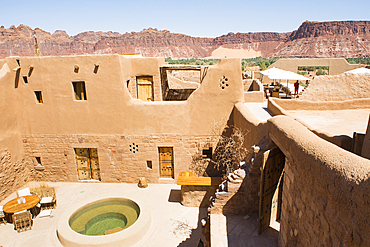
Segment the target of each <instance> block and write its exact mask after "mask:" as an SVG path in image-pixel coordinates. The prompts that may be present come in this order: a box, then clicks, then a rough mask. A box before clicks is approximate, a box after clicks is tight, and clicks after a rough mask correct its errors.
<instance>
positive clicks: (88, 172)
mask: <svg viewBox="0 0 370 247" xmlns="http://www.w3.org/2000/svg"><path fill="white" fill-rule="evenodd" d="M75 153H76V163H77V172H78V179H79V180H91V179H94V180H100V169H99V159H98V150H97V149H96V148H75Z"/></svg>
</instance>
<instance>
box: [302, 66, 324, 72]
mask: <svg viewBox="0 0 370 247" xmlns="http://www.w3.org/2000/svg"><path fill="white" fill-rule="evenodd" d="M318 69H322V70H326V71H329V66H298V71H316V70H318Z"/></svg>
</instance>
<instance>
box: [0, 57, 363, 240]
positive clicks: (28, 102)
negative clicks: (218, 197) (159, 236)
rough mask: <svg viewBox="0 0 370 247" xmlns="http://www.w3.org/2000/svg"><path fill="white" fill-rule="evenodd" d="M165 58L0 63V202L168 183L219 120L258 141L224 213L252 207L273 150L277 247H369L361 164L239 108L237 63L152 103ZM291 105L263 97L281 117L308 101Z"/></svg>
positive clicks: (328, 144)
mask: <svg viewBox="0 0 370 247" xmlns="http://www.w3.org/2000/svg"><path fill="white" fill-rule="evenodd" d="M164 65H165V63H164V61H163V59H160V58H127V57H123V56H120V55H92V56H69V57H9V58H6V59H4V60H0V99H1V100H0V110H1V112H2V117H1V118H0V126H1V127H0V169H1V170H0V199H3V198H5V197H6V196H7V195H9V194H11V193H12V192H14V191H16V190H17V189H19V188H20V187H22V186H24V185H25V184H26V183H27V182H29V181H64V182H70V181H74V182H76V181H95V182H98V181H102V182H130V183H137V182H138V180H139V178H140V177H145V178H146V179H147V180H148V182H149V183H176V180H177V176H178V174H179V172H182V171H189V167H190V164H191V162H192V158H193V156H194V155H197V154H199V153H200V152H201V151H202V148H203V147H205V146H212V147H215V146H216V145H217V143H216V142H217V137H218V136H219V135H220V134H221V132H222V131H223V129H222V128H216V127H217V126H222V127H223V126H225V125H226V123H228V124H232V125H234V126H236V127H238V128H240V129H241V130H242V131H245V132H248V133H247V135H246V139H245V142H244V145H245V147H246V148H247V149H251V146H252V145H257V146H259V147H260V151H255V152H254V154H253V155H254V156H252V157H253V158H254V161H252V163H253V164H252V167H251V169H250V171H249V173H248V175H247V176H246V178H245V179H244V181H243V184H242V186H243V187H242V188H241V189H240V191H239V192H238V193H239V194H238V195H239V196H235V197H234V198H237V200H234V201H232V202H230V203H229V206H230V207H231V208H229V209H228V210H227V211H228V213H232V212H235V213H240V214H243V215H245V214H249V213H256V212H258V210H259V205H258V204H259V198H260V197H259V192H260V190H259V188H260V183H261V172H260V167H261V166H262V157H263V155H262V154H263V152H264V151H266V150H267V149H269V148H271V147H277V148H278V149H279V150H280V151H281V152H282V153H283V154H284V157H285V163H284V183H283V190H282V204H281V220H280V222H281V225H280V226H281V228H280V229H281V230H280V235H279V245H280V246H319V245H321V244H324V245H325V246H369V245H370V237H369V235H368V231H369V224H368V219H369V217H370V209H369V207H368V204H369V202H368V191H369V190H370V188H369V186H370V185H369V182H368V181H369V174H370V169H369V167H370V161H369V160H368V159H365V158H362V157H360V156H357V155H355V154H353V153H351V152H348V151H346V150H345V149H344V147H343V145H342V143H341V142H338V143H336V140H333V139H331V138H330V137H325V136H320V134H319V133H313V132H314V131H312V130H310V129H309V128H307V127H306V126H304V125H302V124H301V123H299V122H297V121H295V120H294V119H292V118H291V117H289V116H275V117H273V118H271V119H269V120H268V121H263V122H262V121H259V120H257V119H256V118H255V117H254V116H253V115H252V114H251V113H250V112H249V110H248V109H247V108H246V107H245V105H244V104H243V102H244V89H243V87H244V86H243V82H242V77H241V66H240V60H239V59H222V60H221V61H220V62H219V63H218V64H217V65H214V66H210V67H209V68H208V70H207V73H206V74H205V77H204V79H203V80H202V82H201V85H200V87H199V88H198V89H196V90H195V91H194V92H193V93H192V94H191V95H190V96H189V98H188V99H187V100H183V101H163V99H162V98H161V97H162V95H163V94H162V91H161V90H162V81H161V76H160V68H161V67H162V66H164ZM147 78H149V79H147ZM140 79H142V81H141V82H142V85H144V86H143V88H145V89H148V87H147V86H145V85H151V87H150V88H151V89H152V91H151V92H152V96H151V97H147V98H146V99H148V98H149V100H148V101H145V100H141V99H138V97H139V95H140V94H139V89H138V88H139V87H140V83H138V81H140ZM148 81H149V83H151V82H152V84H148ZM150 88H149V89H150ZM40 95H41V97H40ZM297 102H299V101H292V100H291V101H286V100H285V101H283V100H280V101H279V100H271V99H270V100H269V106H268V108H269V110H270V111H271V112H273V113H274V114H275V115H284V109H287V108H289V107H290V108H299V109H303V108H304V107H306V108H307V109H311V108H315V109H316V107H317V104H316V103H312V102H308V103H307V102H301V103H297ZM292 103H293V104H292ZM342 104H343V107H348V108H351V107H353V108H356V107H367V106H368V105H369V102H368V99H353V100H352V101H351V102H343V103H342ZM288 105H289V106H288ZM300 107H301V108H300ZM321 107H323V108H325V109H326V108H330V107H332V108H335V107H338V104H337V103H336V102H328V103H327V104H321ZM306 108H305V109H306ZM215 130H216V131H215ZM320 137H322V138H320ZM84 152H85V153H84ZM85 161H88V163H89V164H90V167H89V169H90V171H89V172H90V173H89V172H87V173H84V172H86V170H87V169H85V166H84V165H85V163H86V162H85ZM166 162H167V163H166ZM168 167H169V168H168ZM162 169H169V170H171V173H166V172H168V171H165V172H164V173H163V170H162ZM219 213H222V210H221V211H220V212H219Z"/></svg>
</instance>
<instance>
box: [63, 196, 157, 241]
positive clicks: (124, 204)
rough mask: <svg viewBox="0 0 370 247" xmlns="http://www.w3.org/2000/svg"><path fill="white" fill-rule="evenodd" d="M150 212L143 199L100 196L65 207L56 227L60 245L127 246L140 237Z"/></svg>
mask: <svg viewBox="0 0 370 247" xmlns="http://www.w3.org/2000/svg"><path fill="white" fill-rule="evenodd" d="M150 224H151V213H150V209H149V207H147V206H146V204H145V203H144V202H140V203H138V202H137V200H135V201H134V200H131V199H128V198H117V197H115V198H104V199H100V200H96V201H91V202H87V203H85V204H83V205H81V206H80V205H78V206H77V210H76V208H71V209H69V210H67V211H66V212H65V213H64V214H63V215H62V216H61V218H60V220H59V222H58V226H57V234H58V238H59V241H60V242H61V244H62V245H63V246H114V245H124V246H130V245H133V244H135V243H136V242H138V241H139V240H140V239H142V238H143V237H144V235H145V234H146V232H147V231H148V229H149V227H150Z"/></svg>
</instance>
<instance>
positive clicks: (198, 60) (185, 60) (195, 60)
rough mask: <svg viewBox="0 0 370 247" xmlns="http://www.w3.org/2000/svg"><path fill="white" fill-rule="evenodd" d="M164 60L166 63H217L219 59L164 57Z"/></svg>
mask: <svg viewBox="0 0 370 247" xmlns="http://www.w3.org/2000/svg"><path fill="white" fill-rule="evenodd" d="M165 61H166V62H167V63H168V64H186V65H214V64H217V63H218V61H220V59H201V58H179V59H172V58H170V57H168V58H166V59H165Z"/></svg>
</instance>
